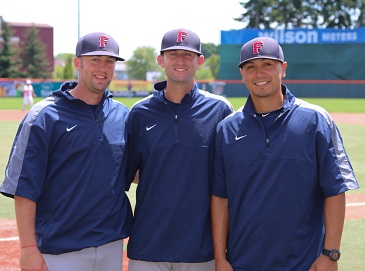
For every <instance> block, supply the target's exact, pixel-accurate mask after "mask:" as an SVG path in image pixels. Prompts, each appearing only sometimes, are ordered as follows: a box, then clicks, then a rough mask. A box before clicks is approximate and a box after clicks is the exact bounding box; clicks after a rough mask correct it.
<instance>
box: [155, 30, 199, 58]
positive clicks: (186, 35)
mask: <svg viewBox="0 0 365 271" xmlns="http://www.w3.org/2000/svg"><path fill="white" fill-rule="evenodd" d="M168 50H185V51H190V52H194V53H197V54H199V55H202V53H201V44H200V38H199V36H198V35H197V34H196V33H194V32H193V31H191V30H188V29H185V28H178V29H174V30H171V31H168V32H166V33H165V35H164V36H163V38H162V42H161V51H160V52H163V51H168Z"/></svg>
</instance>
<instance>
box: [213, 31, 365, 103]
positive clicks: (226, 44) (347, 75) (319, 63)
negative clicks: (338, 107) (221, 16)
mask: <svg viewBox="0 0 365 271" xmlns="http://www.w3.org/2000/svg"><path fill="white" fill-rule="evenodd" d="M260 36H266V37H271V38H274V39H276V40H277V41H278V42H279V44H280V45H281V47H282V48H283V51H284V58H285V61H287V62H288V67H287V70H286V77H285V80H284V82H285V84H287V86H288V87H289V89H290V90H291V91H292V92H293V93H295V94H296V95H297V96H301V97H326V98H327V97H328V98H332V97H339V98H364V97H365V65H364V63H365V27H360V28H355V29H331V28H326V29H281V30H276V29H274V30H260V29H253V28H247V29H238V30H229V31H221V45H220V71H219V75H218V79H219V80H221V81H224V82H226V84H225V86H224V93H225V95H227V96H242V95H247V94H248V92H247V89H246V87H245V86H242V83H240V80H241V75H240V73H239V68H238V67H237V64H238V63H239V62H240V51H241V47H242V45H243V44H244V43H245V42H247V41H249V40H250V39H252V38H256V37H260Z"/></svg>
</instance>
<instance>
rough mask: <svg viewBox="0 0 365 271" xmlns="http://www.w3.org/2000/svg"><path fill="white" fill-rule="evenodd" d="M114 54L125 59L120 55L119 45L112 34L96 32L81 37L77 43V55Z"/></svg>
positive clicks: (117, 57) (121, 59) (118, 58)
mask: <svg viewBox="0 0 365 271" xmlns="http://www.w3.org/2000/svg"><path fill="white" fill-rule="evenodd" d="M98 55H100V56H113V57H115V58H116V59H117V60H120V61H124V58H121V57H120V56H119V45H118V43H117V42H116V41H115V39H113V38H112V37H111V36H110V35H108V34H106V33H104V32H94V33H90V34H87V35H85V36H83V37H82V38H80V39H79V41H78V42H77V45H76V57H79V56H98Z"/></svg>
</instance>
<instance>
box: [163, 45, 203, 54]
mask: <svg viewBox="0 0 365 271" xmlns="http://www.w3.org/2000/svg"><path fill="white" fill-rule="evenodd" d="M171 50H184V51H189V52H194V53H197V54H199V55H202V53H201V52H199V51H198V50H194V49H192V48H190V47H186V46H172V47H169V48H165V49H163V50H161V51H160V52H164V51H171Z"/></svg>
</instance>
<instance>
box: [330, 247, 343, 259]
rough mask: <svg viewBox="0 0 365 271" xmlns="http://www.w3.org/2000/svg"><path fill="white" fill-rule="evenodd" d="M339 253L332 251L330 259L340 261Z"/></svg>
mask: <svg viewBox="0 0 365 271" xmlns="http://www.w3.org/2000/svg"><path fill="white" fill-rule="evenodd" d="M340 255H341V254H340V252H339V251H337V250H332V251H331V255H330V258H331V259H332V260H334V261H338V259H340Z"/></svg>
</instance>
